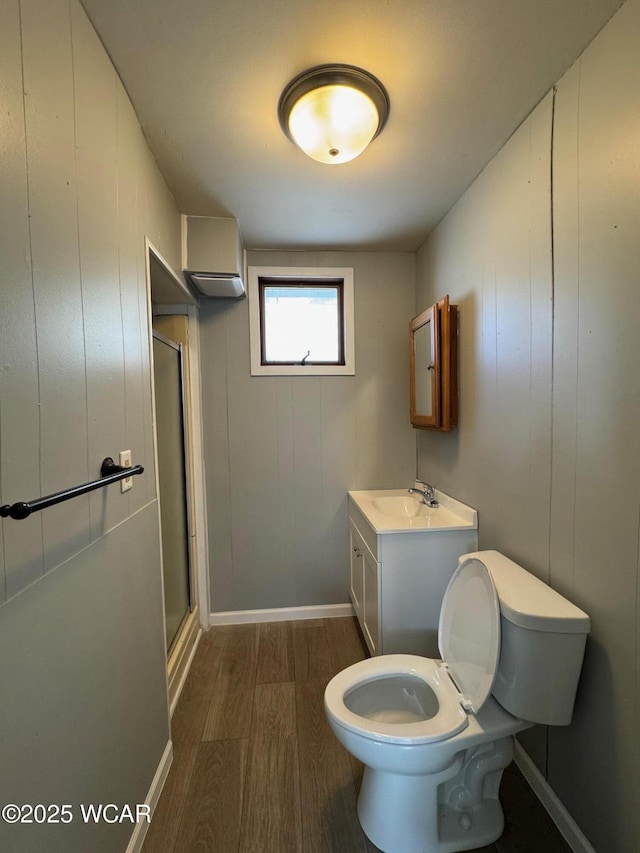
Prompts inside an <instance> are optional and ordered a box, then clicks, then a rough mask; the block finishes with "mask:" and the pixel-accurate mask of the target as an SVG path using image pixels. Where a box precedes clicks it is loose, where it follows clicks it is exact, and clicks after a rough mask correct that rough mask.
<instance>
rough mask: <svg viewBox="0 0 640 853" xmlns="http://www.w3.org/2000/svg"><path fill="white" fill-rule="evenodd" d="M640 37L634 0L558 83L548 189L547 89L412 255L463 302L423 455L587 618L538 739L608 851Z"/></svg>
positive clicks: (625, 770)
mask: <svg viewBox="0 0 640 853" xmlns="http://www.w3.org/2000/svg"><path fill="white" fill-rule="evenodd" d="M639 38H640V2H639V0H627V3H626V4H625V5H624V6H623V7H622V9H621V10H620V11H619V12H618V13H617V15H616V16H615V17H614V18H613V19H612V21H611V22H610V23H609V24H608V25H607V26H606V27H605V29H604V30H603V31H602V32H601V33H600V35H599V36H598V37H597V38H596V39H595V41H594V42H593V43H592V44H591V45H590V46H589V47H588V49H587V50H586V51H585V53H584V54H583V56H582V57H581V58H580V59H579V60H578V62H576V64H575V65H574V66H573V67H572V68H571V69H570V71H569V72H568V73H567V74H566V75H565V77H563V78H562V80H561V81H560V82H559V84H558V86H557V93H556V96H555V107H554V118H553V135H552V138H553V193H552V196H553V204H551V199H550V193H549V186H550V174H551V172H550V165H551V163H550V159H549V155H550V151H551V145H550V143H551V132H550V131H551V114H550V104H551V98H552V94H550V95H549V96H547V98H546V99H545V101H543V102H542V104H541V105H540V106H539V107H538V109H537V110H536V111H535V112H534V113H533V114H532V116H531V117H530V118H529V119H528V120H527V122H525V124H524V125H523V126H522V127H521V128H520V129H519V130H518V132H517V133H516V134H515V135H514V136H513V137H512V139H511V140H510V141H509V142H508V143H507V145H506V146H505V147H504V148H503V150H502V151H501V152H500V153H499V155H498V156H497V157H496V159H495V160H494V161H493V162H492V163H491V164H490V165H489V166H488V167H487V169H486V170H485V171H484V172H483V174H482V175H481V176H480V177H479V178H478V180H477V181H476V182H475V183H474V185H473V186H472V187H471V188H470V190H469V191H468V192H467V193H466V194H465V196H463V198H462V199H461V200H460V201H459V202H458V204H457V205H456V206H455V207H454V208H453V210H452V211H451V212H450V213H449V214H448V215H447V217H446V218H445V219H444V220H443V222H442V223H441V224H440V225H439V226H438V228H437V229H436V230H435V232H434V233H433V234H432V235H431V237H430V238H429V240H428V241H427V242H426V244H425V245H424V246H423V247H422V249H421V251H420V253H419V265H418V269H419V272H418V282H419V284H418V294H419V305H418V307H422V303H424V304H427V303H428V302H429V301H433V299H435V298H437V297H438V296H440V295H442V294H443V293H446V292H450V293H451V294H452V296H455V297H456V298H457V300H458V301H459V302H460V304H461V313H462V324H461V325H462V331H461V353H462V367H461V386H462V399H461V423H460V428H459V429H458V430H457V432H455V433H452V434H451V435H449V436H438V435H428V434H424V435H423V434H420V435H419V439H418V454H419V458H418V469H419V473H420V474H422V475H423V476H425V477H428V478H430V479H432V480H433V482H434V483H435V484H436V485H438V486H441V487H442V488H443V489H444V490H445V491H451V492H452V493H453V494H455V495H456V496H457V497H460V498H461V499H463V500H466V501H467V502H468V503H470V504H472V505H473V506H476V507H477V508H478V510H479V518H480V543H481V547H483V548H494V547H495V548H499V549H500V550H503V551H505V553H507V554H509V555H510V556H511V557H513V558H514V559H517V560H519V561H521V562H522V563H523V564H524V565H525V566H526V567H527V568H529V569H531V570H532V571H534V572H535V573H536V574H538V575H539V576H541V577H542V578H543V579H545V580H548V581H549V582H550V583H551V585H552V586H554V587H555V588H557V589H559V590H560V591H561V592H562V593H564V594H566V595H567V596H568V597H569V598H571V599H572V600H573V601H575V602H576V603H577V604H578V605H579V606H581V607H582V608H583V609H584V610H586V611H587V613H589V614H590V616H591V619H592V632H591V635H590V637H589V641H588V644H587V654H586V659H585V665H584V669H583V675H582V679H581V684H580V689H579V692H578V699H577V705H576V711H575V715H574V720H573V722H572V724H571V725H570V726H569V727H567V728H553V727H549V728H548V729H547V730H543V729H539V730H535V731H534V732H533V733H532V734H530V736H529V739H527V740H525V744H526V748H527V750H529V751H530V753H531V755H532V756H533V757H534V759H535V760H536V762H537V763H538V765H539V767H540V768H541V769H542V771H543V772H544V773H545V775H546V777H547V779H548V781H549V783H550V785H551V787H552V788H553V789H554V790H555V792H556V793H557V795H558V796H559V798H560V800H561V801H562V802H563V804H564V805H565V806H566V807H567V809H568V810H569V812H570V814H571V815H572V816H573V818H574V819H575V820H576V821H577V823H578V825H579V827H580V828H581V830H582V832H583V833H584V834H585V835H586V836H587V838H588V840H589V841H590V843H591V844H592V845H593V847H594V849H595V850H597V851H598V853H605V851H606V853H635V851H637V850H638V849H639V847H640V818H639V815H638V802H640V755H639V748H638V737H637V727H638V722H639V717H638V707H639V702H638V700H639V680H638V652H639V650H640V630H639V622H638V593H637V590H638V589H639V588H640V586H639V581H640V571H639V564H638V554H639V545H640V536H639V518H640V433H639V432H638V427H637V424H638V421H639V420H640V373H639V370H638V365H640V335H638V329H639V328H640V290H639V287H638V284H639V279H640V242H639V241H638V234H639V233H640V148H639V146H638V140H639V139H640V111H639V109H638V104H639V100H638V98H639V95H638V93H639V92H640V54H639V53H638V50H637V45H638V40H639ZM534 127H539V128H540V129H541V130H543V131H544V133H543V134H542V136H540V138H539V144H538V143H536V144H534V140H535V139H536V134H535V133H534ZM536 175H537V176H538V177H536ZM536 184H538V185H539V187H540V193H538V192H537V191H536V189H535V187H536ZM543 188H544V189H543ZM536 199H537V200H536ZM552 214H553V217H552ZM551 222H553V267H552V269H553V278H552V276H551V268H550V262H549V259H550V242H549V233H550V223H551ZM542 235H546V236H542Z"/></svg>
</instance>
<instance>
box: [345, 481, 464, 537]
mask: <svg viewBox="0 0 640 853" xmlns="http://www.w3.org/2000/svg"><path fill="white" fill-rule="evenodd" d="M435 497H436V500H437V501H438V503H439V504H440V505H439V506H438V507H437V508H435V509H432V508H431V507H428V506H426V505H425V504H424V502H423V501H422V497H421V495H417V494H415V493H410V492H409V491H408V489H378V490H375V489H374V490H369V491H354V492H349V499H350V500H351V501H353V503H354V504H355V506H356V507H357V508H358V509H359V510H360V512H361V513H362V514H363V515H364V517H365V518H366V520H367V521H368V522H369V524H370V525H371V527H372V528H373V529H374V530H375V532H376V533H425V532H428V531H431V530H468V529H471V530H476V529H477V527H478V513H477V512H476V510H475V509H472V508H471V507H469V506H466V504H463V503H460V501H457V500H455V498H452V497H449V495H445V494H444V492H440V491H438V490H437V489H436V490H435Z"/></svg>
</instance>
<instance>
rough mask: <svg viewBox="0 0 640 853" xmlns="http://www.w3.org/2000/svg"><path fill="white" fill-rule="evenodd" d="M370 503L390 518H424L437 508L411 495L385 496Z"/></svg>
mask: <svg viewBox="0 0 640 853" xmlns="http://www.w3.org/2000/svg"><path fill="white" fill-rule="evenodd" d="M371 503H372V504H373V506H374V508H375V509H377V510H378V512H381V513H382V514H383V515H388V516H389V517H390V518H418V517H420V518H425V517H426V516H428V515H433V513H434V512H437V511H438V510H437V508H433V507H430V506H427V505H426V504H425V503H424V501H423V500H422V498H417V497H414V496H413V495H410V494H407V495H387V496H386V497H382V498H374V499H373V500H372V501H371Z"/></svg>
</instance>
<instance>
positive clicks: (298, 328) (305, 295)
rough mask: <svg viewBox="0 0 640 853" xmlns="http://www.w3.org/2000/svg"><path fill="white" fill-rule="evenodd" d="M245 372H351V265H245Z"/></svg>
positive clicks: (263, 373)
mask: <svg viewBox="0 0 640 853" xmlns="http://www.w3.org/2000/svg"><path fill="white" fill-rule="evenodd" d="M249 316H250V331H251V373H252V374H253V375H254V376H256V375H257V376H260V375H267V376H268V375H271V376H274V375H275V376H283V375H284V376H293V375H303V376H318V375H341V374H342V375H344V374H347V375H349V374H351V375H352V374H354V373H355V367H354V346H353V270H352V269H350V268H339V269H336V268H333V267H332V268H327V269H324V268H307V267H305V268H293V267H284V268H283V267H249Z"/></svg>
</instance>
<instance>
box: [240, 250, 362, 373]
mask: <svg viewBox="0 0 640 853" xmlns="http://www.w3.org/2000/svg"><path fill="white" fill-rule="evenodd" d="M261 279H262V280H265V279H271V281H269V282H268V283H269V284H271V283H274V284H278V283H280V284H284V285H286V284H288V283H291V284H295V283H299V284H300V285H301V286H303V287H304V286H306V285H308V286H309V287H313V286H314V285H322V284H323V283H325V284H335V281H336V280H342V288H341V291H342V305H341V309H342V316H341V326H342V341H341V347H339V348H340V349H341V350H342V354H343V358H344V364H334V363H329V364H327V363H319V362H314V363H312V364H292V363H289V362H286V363H282V364H281V363H273V362H271V363H269V364H263V363H262V350H263V344H262V338H263V335H262V328H263V312H262V298H261V290H262V286H261ZM353 289H354V288H353V268H352V267H254V266H250V267H249V268H248V288H247V296H248V299H249V339H250V349H251V375H252V376H353V375H354V374H355V341H354V337H355V326H354V294H353Z"/></svg>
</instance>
